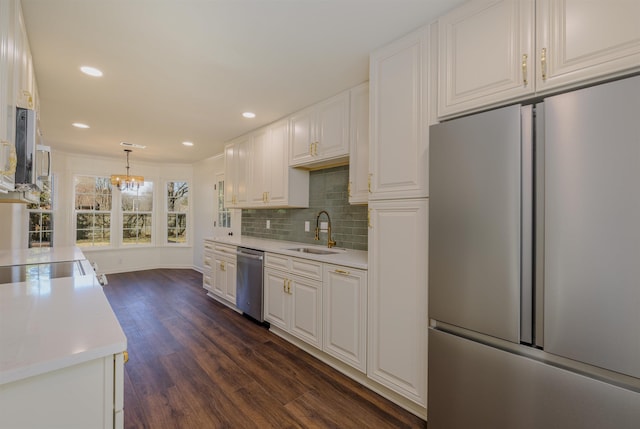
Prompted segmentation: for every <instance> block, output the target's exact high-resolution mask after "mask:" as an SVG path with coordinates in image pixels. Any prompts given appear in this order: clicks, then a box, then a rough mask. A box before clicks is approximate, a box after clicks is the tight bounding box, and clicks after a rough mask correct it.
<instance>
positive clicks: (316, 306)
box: [290, 277, 322, 348]
mask: <svg viewBox="0 0 640 429" xmlns="http://www.w3.org/2000/svg"><path fill="white" fill-rule="evenodd" d="M290 281H291V283H290V288H291V292H290V293H291V294H292V295H291V297H292V300H293V302H292V305H291V331H290V332H291V334H292V335H295V336H296V337H299V338H300V339H302V340H304V341H306V342H307V343H309V344H311V345H313V346H315V347H318V348H321V347H322V286H321V283H320V282H315V281H312V280H305V279H301V278H298V277H293V278H292V279H291V280H290Z"/></svg>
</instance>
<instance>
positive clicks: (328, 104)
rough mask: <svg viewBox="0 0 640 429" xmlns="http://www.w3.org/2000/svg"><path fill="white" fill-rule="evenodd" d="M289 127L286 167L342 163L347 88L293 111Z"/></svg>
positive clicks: (346, 132) (346, 151)
mask: <svg viewBox="0 0 640 429" xmlns="http://www.w3.org/2000/svg"><path fill="white" fill-rule="evenodd" d="M289 126H290V135H291V140H290V143H289V147H290V152H289V153H290V156H289V165H290V166H292V167H316V166H321V165H330V164H332V163H335V164H340V163H344V161H345V160H346V157H348V156H349V91H345V92H342V93H340V94H338V95H336V96H334V97H331V98H329V99H327V100H325V101H322V102H320V103H317V104H314V105H313V106H311V107H308V108H306V109H304V110H302V111H300V112H298V113H294V114H293V115H291V116H290V117H289Z"/></svg>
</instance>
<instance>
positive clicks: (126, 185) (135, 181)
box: [111, 149, 144, 191]
mask: <svg viewBox="0 0 640 429" xmlns="http://www.w3.org/2000/svg"><path fill="white" fill-rule="evenodd" d="M124 151H125V152H126V153H127V174H112V175H111V185H113V186H116V187H117V188H118V189H119V190H121V191H126V190H128V189H131V190H133V189H134V188H135V190H138V188H140V184H141V183H144V177H142V176H130V175H129V153H131V149H125V150H124Z"/></svg>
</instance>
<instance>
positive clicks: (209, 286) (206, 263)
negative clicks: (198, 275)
mask: <svg viewBox="0 0 640 429" xmlns="http://www.w3.org/2000/svg"><path fill="white" fill-rule="evenodd" d="M213 246H214V244H213V241H209V240H205V241H204V255H203V261H202V262H203V269H202V287H203V288H204V289H206V290H207V291H209V292H213Z"/></svg>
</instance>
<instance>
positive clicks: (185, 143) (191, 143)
mask: <svg viewBox="0 0 640 429" xmlns="http://www.w3.org/2000/svg"><path fill="white" fill-rule="evenodd" d="M182 144H183V145H185V146H193V142H182Z"/></svg>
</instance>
